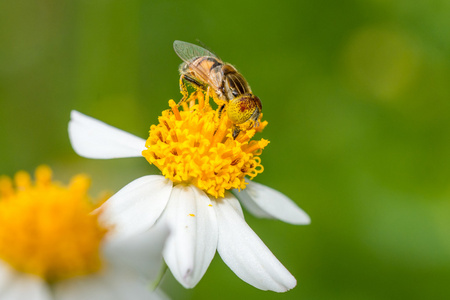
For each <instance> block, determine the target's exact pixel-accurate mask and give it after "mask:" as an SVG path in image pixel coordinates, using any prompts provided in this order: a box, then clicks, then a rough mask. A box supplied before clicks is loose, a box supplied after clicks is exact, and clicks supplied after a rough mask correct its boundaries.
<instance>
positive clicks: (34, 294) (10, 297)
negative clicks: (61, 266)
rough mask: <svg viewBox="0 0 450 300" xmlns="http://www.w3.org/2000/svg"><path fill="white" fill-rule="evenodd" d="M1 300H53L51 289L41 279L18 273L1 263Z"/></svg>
mask: <svg viewBox="0 0 450 300" xmlns="http://www.w3.org/2000/svg"><path fill="white" fill-rule="evenodd" d="M0 299H2V300H24V299H26V300H52V299H53V298H52V295H51V292H50V289H49V288H48V285H47V283H46V282H44V281H43V280H42V279H41V278H40V277H37V276H33V275H29V274H24V273H20V272H17V271H15V270H13V269H12V268H10V267H9V266H7V265H6V264H4V263H3V262H0Z"/></svg>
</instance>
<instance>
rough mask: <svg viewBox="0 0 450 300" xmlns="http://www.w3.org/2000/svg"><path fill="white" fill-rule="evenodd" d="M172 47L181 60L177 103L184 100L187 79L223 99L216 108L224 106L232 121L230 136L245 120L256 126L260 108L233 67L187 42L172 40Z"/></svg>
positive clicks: (259, 103) (257, 101) (234, 133)
mask: <svg viewBox="0 0 450 300" xmlns="http://www.w3.org/2000/svg"><path fill="white" fill-rule="evenodd" d="M173 48H174V50H175V52H176V53H177V55H178V56H179V57H180V58H181V59H182V60H183V63H182V64H181V65H180V67H179V71H180V75H181V76H180V90H181V93H182V94H183V98H182V99H181V101H180V102H179V104H181V103H182V102H183V101H186V99H187V95H188V91H187V88H186V82H187V83H189V84H191V85H192V86H194V87H196V88H199V89H202V90H204V91H208V90H209V89H212V90H213V91H214V92H215V93H216V95H217V97H218V98H219V99H220V100H223V101H224V102H225V104H222V106H221V107H220V109H219V111H220V112H221V111H222V110H223V109H224V108H225V107H226V112H227V115H228V118H229V119H230V120H231V122H232V123H233V138H236V137H237V135H238V134H239V132H240V131H241V129H240V127H239V125H241V124H244V123H246V122H247V121H250V122H252V125H253V126H258V117H259V115H260V114H261V111H262V104H261V100H259V98H258V97H256V96H255V95H253V94H252V90H251V89H250V86H249V85H248V83H247V81H246V80H245V79H244V77H243V76H242V75H241V74H240V73H239V72H238V71H237V70H236V68H235V67H233V66H232V65H230V64H227V63H224V62H223V61H222V60H220V58H218V57H217V56H216V55H214V54H213V53H212V52H210V51H208V50H206V49H204V48H202V47H200V46H197V45H194V44H191V43H187V42H182V41H175V42H173ZM218 104H219V103H218ZM219 105H220V104H219Z"/></svg>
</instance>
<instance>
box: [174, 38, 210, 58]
mask: <svg viewBox="0 0 450 300" xmlns="http://www.w3.org/2000/svg"><path fill="white" fill-rule="evenodd" d="M173 49H174V50H175V52H176V54H177V55H178V56H179V57H180V58H181V59H182V60H183V61H185V62H190V61H192V59H193V58H197V57H201V56H212V57H215V58H217V59H218V57H217V56H216V55H215V54H214V53H212V52H210V51H208V50H206V49H204V48H202V47H200V46H197V45H194V44H191V43H187V42H183V41H174V42H173Z"/></svg>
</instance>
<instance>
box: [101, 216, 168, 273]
mask: <svg viewBox="0 0 450 300" xmlns="http://www.w3.org/2000/svg"><path fill="white" fill-rule="evenodd" d="M168 236H169V228H168V226H167V225H166V224H160V223H158V224H156V225H155V226H153V227H152V228H151V229H150V230H148V231H146V232H144V233H141V234H135V235H133V236H128V237H124V238H116V239H112V240H111V241H109V242H108V243H106V245H105V246H104V250H103V254H104V256H105V257H106V258H107V259H108V261H109V262H110V263H111V264H113V265H114V266H115V268H117V269H121V270H125V271H130V270H131V271H137V272H138V273H139V274H141V275H143V276H144V277H145V279H147V280H149V281H154V280H155V279H157V277H158V276H159V275H160V274H161V269H162V265H163V263H162V262H163V260H162V251H163V248H164V245H165V242H166V239H167V237H168Z"/></svg>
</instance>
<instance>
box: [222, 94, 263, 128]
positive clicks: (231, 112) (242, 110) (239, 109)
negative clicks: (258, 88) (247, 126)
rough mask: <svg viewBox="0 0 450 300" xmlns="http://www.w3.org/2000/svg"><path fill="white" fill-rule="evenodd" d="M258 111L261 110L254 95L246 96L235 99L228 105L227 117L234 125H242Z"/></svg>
mask: <svg viewBox="0 0 450 300" xmlns="http://www.w3.org/2000/svg"><path fill="white" fill-rule="evenodd" d="M256 110H259V108H258V105H257V102H256V99H255V97H254V96H253V95H244V96H240V97H237V98H234V99H233V100H231V101H230V102H229V103H228V108H227V115H228V117H229V118H230V120H231V122H232V123H233V124H242V123H245V122H246V121H248V120H249V119H250V118H251V117H252V116H253V114H254V113H255V111H256Z"/></svg>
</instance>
